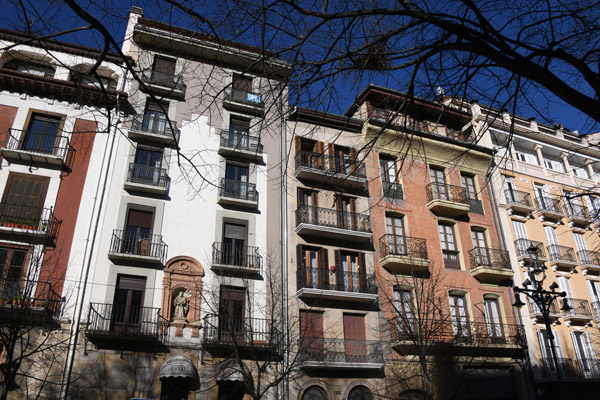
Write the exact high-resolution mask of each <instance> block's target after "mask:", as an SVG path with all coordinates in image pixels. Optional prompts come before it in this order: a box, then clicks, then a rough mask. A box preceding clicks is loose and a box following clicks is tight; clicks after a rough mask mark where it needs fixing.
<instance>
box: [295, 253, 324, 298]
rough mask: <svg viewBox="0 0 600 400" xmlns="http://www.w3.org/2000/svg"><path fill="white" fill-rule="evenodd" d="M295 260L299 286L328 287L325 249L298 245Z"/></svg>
mask: <svg viewBox="0 0 600 400" xmlns="http://www.w3.org/2000/svg"><path fill="white" fill-rule="evenodd" d="M297 262H298V273H297V275H298V284H299V286H298V287H299V288H304V287H306V288H313V289H329V269H328V251H327V249H325V248H319V247H309V246H302V245H298V246H297Z"/></svg>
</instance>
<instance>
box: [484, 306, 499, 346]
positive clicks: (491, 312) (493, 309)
mask: <svg viewBox="0 0 600 400" xmlns="http://www.w3.org/2000/svg"><path fill="white" fill-rule="evenodd" d="M483 300H484V303H485V320H486V323H487V326H488V334H489V335H490V338H491V339H492V342H496V343H497V342H503V341H504V334H503V332H502V323H501V319H500V304H499V303H498V299H496V298H491V297H485V298H484V299H483Z"/></svg>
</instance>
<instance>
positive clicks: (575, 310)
mask: <svg viewBox="0 0 600 400" xmlns="http://www.w3.org/2000/svg"><path fill="white" fill-rule="evenodd" d="M565 301H566V302H567V304H568V305H569V307H571V309H570V310H569V311H563V315H564V316H566V317H584V318H592V317H594V314H592V308H591V307H590V303H589V302H588V301H587V300H583V299H573V298H571V297H565Z"/></svg>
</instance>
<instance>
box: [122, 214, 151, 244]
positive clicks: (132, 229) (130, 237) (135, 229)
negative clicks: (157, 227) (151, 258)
mask: <svg viewBox="0 0 600 400" xmlns="http://www.w3.org/2000/svg"><path fill="white" fill-rule="evenodd" d="M153 219H154V213H153V212H152V211H145V210H136V209H129V212H128V213H127V225H126V226H125V234H124V237H123V248H122V252H123V253H130V254H136V255H144V256H147V255H151V253H152V249H151V246H152V237H151V234H152V221H153Z"/></svg>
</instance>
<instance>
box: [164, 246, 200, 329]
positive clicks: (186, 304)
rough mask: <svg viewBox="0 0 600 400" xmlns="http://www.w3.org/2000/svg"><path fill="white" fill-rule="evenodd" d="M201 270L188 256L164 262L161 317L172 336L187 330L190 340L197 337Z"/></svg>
mask: <svg viewBox="0 0 600 400" xmlns="http://www.w3.org/2000/svg"><path fill="white" fill-rule="evenodd" d="M203 276H204V268H202V265H201V264H200V263H199V262H198V261H197V260H195V259H194V258H192V257H187V256H177V257H173V258H171V259H170V260H169V261H167V264H166V266H165V269H164V278H163V296H162V309H161V315H162V316H163V317H164V318H165V319H166V320H167V321H168V326H171V327H174V328H175V336H183V330H184V328H191V330H192V337H195V338H197V337H199V335H200V327H201V326H202V324H201V322H202V321H201V320H200V307H201V300H202V277H203Z"/></svg>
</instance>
